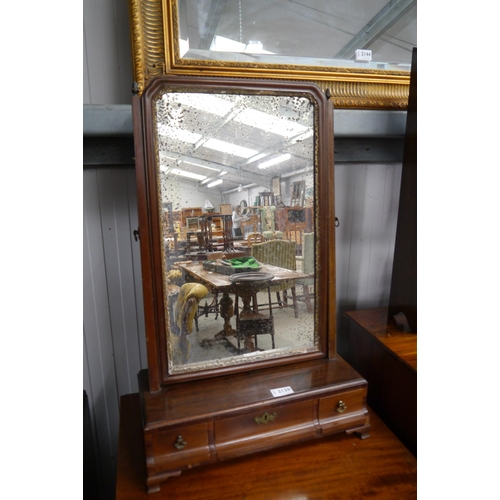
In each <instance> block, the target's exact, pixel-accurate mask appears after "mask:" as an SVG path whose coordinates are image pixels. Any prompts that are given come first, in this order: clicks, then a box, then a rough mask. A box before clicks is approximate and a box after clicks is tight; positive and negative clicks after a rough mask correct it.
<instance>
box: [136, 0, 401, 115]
mask: <svg viewBox="0 0 500 500" xmlns="http://www.w3.org/2000/svg"><path fill="white" fill-rule="evenodd" d="M130 23H131V38H132V59H133V74H134V83H133V92H134V93H135V94H137V95H139V96H140V95H142V92H143V91H144V90H145V88H146V87H147V85H148V83H149V81H150V80H151V79H152V78H154V77H156V76H162V75H197V76H212V77H234V78H266V79H279V80H299V81H307V82H312V83H315V84H316V85H318V86H319V87H320V89H321V90H322V91H323V92H327V91H328V92H329V96H330V97H329V98H330V100H331V101H332V102H333V105H334V107H335V108H336V109H388V110H390V109H392V110H406V109H407V106H408V96H409V86H410V74H409V73H407V72H403V71H390V70H375V69H364V70H363V69H357V68H356V69H354V68H335V69H332V68H331V67H320V66H299V65H279V64H267V63H237V62H228V61H219V60H218V61H213V60H192V59H189V60H188V59H183V58H182V57H181V56H180V47H179V41H178V38H177V36H175V34H176V33H177V32H178V26H179V21H178V11H177V0H130Z"/></svg>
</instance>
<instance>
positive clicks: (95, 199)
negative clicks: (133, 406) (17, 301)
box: [83, 168, 147, 499]
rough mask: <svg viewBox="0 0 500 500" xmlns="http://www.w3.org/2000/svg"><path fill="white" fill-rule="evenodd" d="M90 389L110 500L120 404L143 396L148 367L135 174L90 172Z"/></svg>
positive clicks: (86, 237)
mask: <svg viewBox="0 0 500 500" xmlns="http://www.w3.org/2000/svg"><path fill="white" fill-rule="evenodd" d="M83 180H84V182H83V189H84V196H83V197H84V221H83V229H84V232H83V241H84V251H83V255H84V262H83V297H84V301H83V322H84V324H83V327H84V331H83V334H84V352H83V355H84V360H83V361H84V367H85V369H84V389H85V390H86V391H87V394H88V396H89V406H90V412H91V416H92V423H93V430H94V434H95V438H96V448H97V450H98V454H99V458H100V460H99V465H100V475H101V479H102V481H101V486H102V489H103V492H104V498H110V499H111V498H113V497H114V480H115V470H116V453H117V444H118V424H119V398H120V396H121V395H123V394H129V393H132V392H137V390H138V386H137V373H138V372H139V371H140V370H141V369H142V368H145V367H146V366H147V364H146V353H145V350H146V347H145V334H144V312H143V306H142V288H141V286H140V283H141V274H140V251H139V243H138V242H136V241H135V240H134V238H133V237H132V232H133V230H134V229H136V228H137V208H136V206H137V200H136V194H135V171H134V169H132V168H101V169H98V170H84V172H83Z"/></svg>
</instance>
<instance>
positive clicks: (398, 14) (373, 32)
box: [334, 0, 417, 59]
mask: <svg viewBox="0 0 500 500" xmlns="http://www.w3.org/2000/svg"><path fill="white" fill-rule="evenodd" d="M416 6H417V0H391V1H390V2H389V3H388V4H387V5H386V6H385V7H384V8H383V9H382V10H381V11H380V12H379V13H378V14H377V15H376V16H375V17H374V18H373V19H372V20H371V21H369V22H368V23H367V24H366V25H365V26H364V27H363V28H362V29H361V31H359V33H358V34H356V35H355V36H354V37H353V38H352V40H351V41H350V42H349V43H348V44H347V45H346V46H345V47H344V48H343V49H342V50H341V51H340V52H338V53H337V54H336V55H335V56H334V58H335V59H352V58H353V57H354V54H355V52H356V50H357V49H366V48H368V47H369V46H370V44H372V43H373V42H374V41H375V40H377V39H378V38H380V37H381V36H382V35H383V34H385V32H386V31H387V30H388V29H389V28H390V27H391V26H392V25H393V24H394V23H395V22H396V21H399V19H401V18H402V17H403V16H404V15H405V14H406V13H407V12H409V11H410V10H411V9H413V8H414V7H416Z"/></svg>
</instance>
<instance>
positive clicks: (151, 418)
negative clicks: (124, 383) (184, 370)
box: [139, 357, 366, 430]
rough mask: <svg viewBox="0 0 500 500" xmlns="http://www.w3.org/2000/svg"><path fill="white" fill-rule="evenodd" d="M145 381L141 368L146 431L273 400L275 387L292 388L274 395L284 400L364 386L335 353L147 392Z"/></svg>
mask: <svg viewBox="0 0 500 500" xmlns="http://www.w3.org/2000/svg"><path fill="white" fill-rule="evenodd" d="M221 372H222V370H221ZM147 384H148V374H147V371H146V370H143V371H141V372H140V373H139V387H140V389H141V390H140V392H141V396H142V397H143V406H144V409H145V415H144V427H145V429H147V430H151V429H154V428H158V427H161V426H162V425H166V424H168V425H174V424H182V423H185V422H186V421H189V420H193V419H194V420H196V419H201V418H205V419H206V418H211V417H214V416H219V417H220V416H231V415H232V414H234V413H236V414H238V413H241V412H242V409H245V408H246V409H253V408H259V407H260V408H263V407H265V406H266V405H272V404H275V403H276V401H277V400H276V398H274V397H273V395H272V393H271V389H275V388H280V387H291V388H292V389H293V391H294V392H293V394H291V395H288V396H282V397H280V398H279V401H280V402H283V403H286V402H292V401H294V400H297V399H311V398H312V397H320V396H322V395H325V394H328V393H335V392H340V391H346V390H353V389H358V388H360V387H365V386H366V381H365V380H364V378H363V377H361V376H360V375H359V374H358V373H356V372H355V371H354V370H353V369H352V367H351V366H349V365H348V364H347V363H346V362H345V361H344V360H343V359H342V358H340V357H338V358H336V359H333V360H325V359H317V360H313V361H305V362H302V363H296V364H288V365H284V366H274V367H269V368H261V369H256V370H254V371H250V372H242V373H236V374H234V373H230V374H228V375H226V376H219V377H214V378H211V379H194V380H190V381H186V382H183V383H179V384H171V385H167V386H165V387H164V388H162V390H161V391H159V392H149V390H148V386H147ZM228 392H230V397H228Z"/></svg>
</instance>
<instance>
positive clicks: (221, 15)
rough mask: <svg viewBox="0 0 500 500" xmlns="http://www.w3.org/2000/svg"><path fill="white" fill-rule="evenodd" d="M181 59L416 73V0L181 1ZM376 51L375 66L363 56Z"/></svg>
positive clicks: (373, 57) (373, 58) (179, 4)
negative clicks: (359, 55)
mask: <svg viewBox="0 0 500 500" xmlns="http://www.w3.org/2000/svg"><path fill="white" fill-rule="evenodd" d="M178 7H179V30H180V33H179V35H180V47H181V55H182V57H184V58H186V59H198V60H200V59H201V60H203V59H217V60H224V61H237V62H267V63H275V64H294V65H295V64H300V65H305V66H309V65H313V66H326V67H329V66H332V67H359V68H368V69H389V70H398V71H409V70H410V66H411V54H412V48H413V47H416V46H417V1H416V0H390V1H389V2H388V1H387V0H349V1H339V0H337V1H326V0H301V1H296V0H178ZM357 49H365V50H371V51H372V61H371V62H357V61H355V51H356V50H357Z"/></svg>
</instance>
